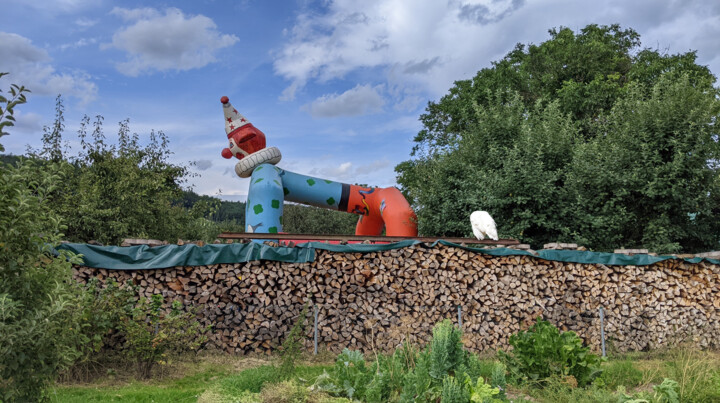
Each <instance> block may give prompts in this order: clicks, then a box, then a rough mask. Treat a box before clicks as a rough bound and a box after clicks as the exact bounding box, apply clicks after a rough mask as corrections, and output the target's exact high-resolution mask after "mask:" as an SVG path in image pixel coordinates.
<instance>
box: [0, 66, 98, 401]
mask: <svg viewBox="0 0 720 403" xmlns="http://www.w3.org/2000/svg"><path fill="white" fill-rule="evenodd" d="M3 75H4V74H0V77H1V76H3ZM23 92H26V90H25V89H23V88H22V87H18V86H16V85H13V86H12V90H11V94H12V95H13V99H11V100H7V99H5V98H2V100H0V104H1V105H2V106H3V108H2V110H3V113H2V116H1V117H0V123H7V122H10V123H12V121H13V119H10V118H11V117H12V112H13V111H12V108H13V107H14V106H15V105H17V104H20V103H22V102H24V100H25V99H24V96H22V95H23V94H22V93H23ZM19 101H20V102H19ZM10 126H12V125H8V124H0V128H3V129H4V128H6V127H10ZM0 148H1V146H0ZM53 167H54V166H51V167H50V168H53ZM62 179H63V178H62V177H61V176H60V175H59V174H57V173H56V172H54V171H53V170H52V169H50V170H49V171H47V172H46V171H44V167H43V166H41V165H40V164H38V163H36V162H34V161H23V160H16V161H15V165H13V166H10V165H6V164H5V163H0V401H7V402H12V401H39V400H42V399H44V398H46V397H47V393H46V389H47V386H48V385H49V384H50V383H51V382H53V381H54V379H55V377H56V376H57V374H58V373H59V372H60V371H62V370H63V369H65V368H67V367H68V366H69V365H71V364H72V363H73V362H74V361H75V360H76V359H77V358H78V357H80V355H81V354H82V352H81V350H82V345H83V343H84V341H85V338H84V335H83V333H82V326H81V325H80V324H81V320H80V319H81V314H82V308H81V307H79V306H78V304H77V302H78V293H77V291H78V289H77V287H76V286H75V285H74V284H73V282H72V281H71V263H72V262H74V261H76V259H75V257H74V256H72V255H70V254H68V253H65V252H61V253H60V254H59V255H57V254H55V253H54V251H53V246H54V245H57V244H58V243H59V241H60V239H61V236H62V234H61V231H62V230H63V226H62V223H61V220H60V218H59V217H57V215H55V214H53V213H52V212H51V211H49V210H48V209H47V208H46V203H47V200H48V197H49V195H50V193H51V192H52V191H53V190H54V188H55V187H56V186H57V184H58V183H60V182H61V181H62Z"/></svg>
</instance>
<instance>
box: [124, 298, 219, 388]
mask: <svg viewBox="0 0 720 403" xmlns="http://www.w3.org/2000/svg"><path fill="white" fill-rule="evenodd" d="M162 305H163V297H162V295H160V294H154V295H153V296H152V297H151V298H145V299H141V300H140V301H139V302H138V304H137V306H135V307H134V308H133V309H132V311H131V313H130V315H128V316H126V317H124V318H123V320H122V322H121V331H122V332H123V334H124V335H125V346H124V347H125V352H126V354H127V355H128V357H129V358H131V359H132V360H134V361H135V362H136V364H137V369H138V375H139V376H140V377H142V378H149V377H150V375H151V374H152V369H153V367H154V366H155V365H156V364H164V363H166V361H167V359H168V358H169V356H170V355H171V354H178V353H182V352H186V351H196V350H197V349H198V348H199V347H200V346H201V345H202V344H203V343H204V342H205V341H206V339H207V336H206V335H205V333H207V331H208V330H209V326H208V327H206V328H203V327H201V326H200V323H199V322H198V321H197V318H196V315H195V312H194V311H192V310H190V311H189V312H183V311H182V308H183V306H182V303H180V301H173V303H172V305H171V308H170V311H169V312H165V311H164V310H163V309H162Z"/></svg>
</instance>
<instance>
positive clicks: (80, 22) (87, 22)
mask: <svg viewBox="0 0 720 403" xmlns="http://www.w3.org/2000/svg"><path fill="white" fill-rule="evenodd" d="M97 23H98V20H91V19H89V18H85V17H80V18H78V19H77V20H75V25H77V26H78V27H80V28H90V27H92V26H95V25H97Z"/></svg>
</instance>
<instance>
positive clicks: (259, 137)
mask: <svg viewBox="0 0 720 403" xmlns="http://www.w3.org/2000/svg"><path fill="white" fill-rule="evenodd" d="M220 102H221V103H222V104H223V114H224V116H225V133H226V134H227V138H228V143H229V146H228V147H227V148H224V149H223V150H222V153H221V154H222V156H223V157H224V158H227V159H230V158H232V157H235V158H237V159H239V160H240V162H238V163H237V165H236V166H235V173H237V174H238V176H240V177H242V178H247V177H249V176H250V174H251V173H252V170H253V169H255V168H256V167H257V166H258V165H260V164H263V163H269V164H273V165H274V164H277V163H278V162H280V159H281V158H282V156H281V154H280V150H278V149H277V148H276V147H270V148H265V133H263V132H262V131H261V130H260V129H258V128H256V127H255V126H253V124H252V123H250V121H249V120H247V118H245V116H243V115H241V114H240V113H239V112H238V111H237V109H235V108H234V107H233V106H232V104H231V103H230V99H228V97H225V96H223V97H222V98H220Z"/></svg>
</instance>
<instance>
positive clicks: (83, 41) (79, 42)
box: [60, 38, 98, 50]
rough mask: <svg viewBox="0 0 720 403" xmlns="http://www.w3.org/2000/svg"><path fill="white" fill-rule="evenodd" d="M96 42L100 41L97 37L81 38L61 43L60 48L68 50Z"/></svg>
mask: <svg viewBox="0 0 720 403" xmlns="http://www.w3.org/2000/svg"><path fill="white" fill-rule="evenodd" d="M96 43H98V40H97V38H80V39H78V40H77V41H75V42H73V43H65V44H62V45H60V49H61V50H67V49H73V48H82V47H85V46H90V45H95V44H96Z"/></svg>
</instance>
